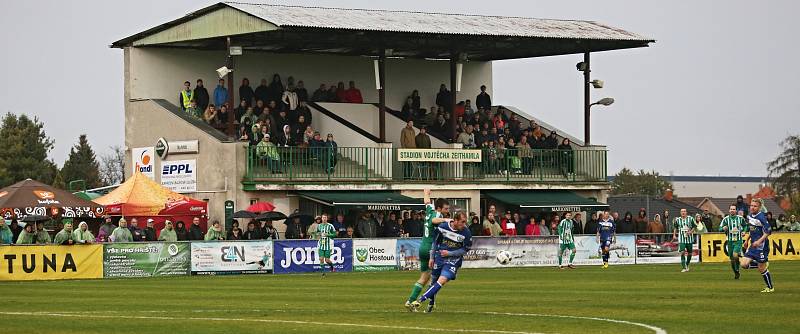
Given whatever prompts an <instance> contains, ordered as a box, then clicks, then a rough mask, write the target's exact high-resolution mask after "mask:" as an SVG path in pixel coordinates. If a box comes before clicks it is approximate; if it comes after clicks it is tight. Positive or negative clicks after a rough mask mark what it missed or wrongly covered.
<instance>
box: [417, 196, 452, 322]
mask: <svg viewBox="0 0 800 334" xmlns="http://www.w3.org/2000/svg"><path fill="white" fill-rule="evenodd" d="M423 197H424V201H425V227H424V228H423V230H422V242H421V243H420V245H419V271H420V274H419V279H418V280H417V281H416V282H415V283H414V286H413V287H412V289H411V295H409V296H408V299H407V300H406V303H405V307H406V309H408V310H409V311H410V312H413V311H414V310H415V309H414V307H413V306H412V304H411V303H413V302H414V301H416V300H417V298H418V297H419V294H420V293H422V288H424V287H425V285H427V284H428V283H429V281H430V279H431V269H430V267H432V266H433V258H431V254H430V253H431V245H432V244H433V229H434V226H435V225H438V224H441V223H449V222H450V221H451V220H452V219H450V218H443V217H444V215H446V214H448V213H450V202H448V201H447V200H446V199H444V198H439V199H436V203H435V205H434V204H432V203H431V190H430V189H425V190H423Z"/></svg>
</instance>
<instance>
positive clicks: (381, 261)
mask: <svg viewBox="0 0 800 334" xmlns="http://www.w3.org/2000/svg"><path fill="white" fill-rule="evenodd" d="M396 248H397V240H396V239H353V271H389V270H397V249H396Z"/></svg>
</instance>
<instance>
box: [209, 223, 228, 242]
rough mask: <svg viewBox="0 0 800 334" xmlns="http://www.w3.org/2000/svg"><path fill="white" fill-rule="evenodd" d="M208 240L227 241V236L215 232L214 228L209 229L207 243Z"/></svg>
mask: <svg viewBox="0 0 800 334" xmlns="http://www.w3.org/2000/svg"><path fill="white" fill-rule="evenodd" d="M208 240H225V234H224V233H222V232H221V231H217V230H215V229H214V227H213V226H212V227H209V228H208V233H206V241H208Z"/></svg>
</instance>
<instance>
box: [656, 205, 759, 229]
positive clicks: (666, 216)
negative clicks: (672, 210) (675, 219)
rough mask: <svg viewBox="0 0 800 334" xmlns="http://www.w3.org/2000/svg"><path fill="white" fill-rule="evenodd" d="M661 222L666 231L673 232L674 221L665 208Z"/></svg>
mask: <svg viewBox="0 0 800 334" xmlns="http://www.w3.org/2000/svg"><path fill="white" fill-rule="evenodd" d="M745 212H747V211H745ZM661 223H662V224H664V233H668V234H671V233H672V222H671V221H670V217H669V210H664V214H663V215H662V216H661Z"/></svg>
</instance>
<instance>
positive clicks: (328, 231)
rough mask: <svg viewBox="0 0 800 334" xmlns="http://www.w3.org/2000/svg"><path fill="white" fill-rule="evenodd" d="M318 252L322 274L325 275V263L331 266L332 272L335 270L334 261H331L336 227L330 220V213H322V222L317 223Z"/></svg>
mask: <svg viewBox="0 0 800 334" xmlns="http://www.w3.org/2000/svg"><path fill="white" fill-rule="evenodd" d="M316 232H317V236H318V238H319V239H317V252H318V253H319V270H320V271H321V272H322V276H325V264H326V263H327V264H328V266H330V268H331V272H335V271H336V269H335V268H334V267H333V261H331V250H333V237H335V236H336V228H335V227H333V224H331V223H329V222H328V214H327V213H323V214H322V223H320V224H318V225H317V231H316Z"/></svg>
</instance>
